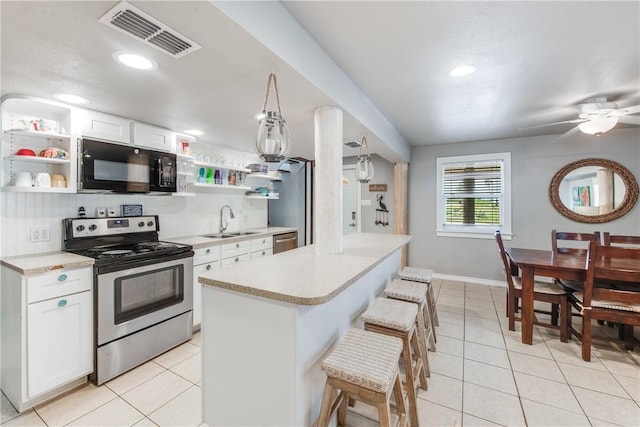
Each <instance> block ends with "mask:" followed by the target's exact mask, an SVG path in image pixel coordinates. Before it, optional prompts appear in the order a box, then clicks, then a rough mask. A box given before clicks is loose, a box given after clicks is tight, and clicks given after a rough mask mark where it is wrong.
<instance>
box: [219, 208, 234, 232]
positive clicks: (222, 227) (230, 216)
mask: <svg viewBox="0 0 640 427" xmlns="http://www.w3.org/2000/svg"><path fill="white" fill-rule="evenodd" d="M224 208H229V218H231V219H233V218H235V216H234V215H233V210H232V209H231V206H229V205H224V206H223V207H221V208H220V233H224V231H225V230H226V229H227V227H228V226H229V223H228V222H225V223H224V225H222V219H223V218H224V214H223V212H224Z"/></svg>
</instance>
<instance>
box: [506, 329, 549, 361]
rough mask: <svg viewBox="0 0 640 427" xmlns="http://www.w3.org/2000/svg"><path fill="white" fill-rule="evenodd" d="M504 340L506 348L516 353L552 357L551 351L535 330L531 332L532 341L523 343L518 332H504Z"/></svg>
mask: <svg viewBox="0 0 640 427" xmlns="http://www.w3.org/2000/svg"><path fill="white" fill-rule="evenodd" d="M504 342H505V345H506V346H507V350H509V351H510V352H511V351H515V352H518V353H524V354H529V355H532V356H538V357H544V358H546V359H552V358H553V357H552V356H551V352H550V351H549V348H548V346H547V344H546V343H545V342H544V340H543V339H542V337H541V336H540V335H539V334H537V333H536V332H535V331H534V333H533V343H532V344H524V343H523V342H522V337H521V334H520V333H517V334H508V333H506V332H505V334H504Z"/></svg>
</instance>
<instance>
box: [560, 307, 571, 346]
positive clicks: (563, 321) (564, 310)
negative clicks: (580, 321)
mask: <svg viewBox="0 0 640 427" xmlns="http://www.w3.org/2000/svg"><path fill="white" fill-rule="evenodd" d="M570 316H571V314H569V304H568V302H567V296H566V295H563V296H562V297H561V299H560V341H561V342H567V335H569V326H568V324H567V321H568V318H569V317H570Z"/></svg>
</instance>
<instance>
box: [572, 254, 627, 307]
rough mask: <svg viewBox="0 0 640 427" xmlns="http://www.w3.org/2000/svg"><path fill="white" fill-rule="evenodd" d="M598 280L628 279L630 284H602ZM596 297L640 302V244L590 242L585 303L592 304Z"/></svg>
mask: <svg viewBox="0 0 640 427" xmlns="http://www.w3.org/2000/svg"><path fill="white" fill-rule="evenodd" d="M598 281H600V282H601V283H610V282H611V281H614V282H615V283H617V284H620V283H622V282H625V283H624V284H625V285H626V286H625V287H624V289H623V290H622V289H616V288H611V287H598V285H597V283H598ZM594 283H596V284H595V285H594ZM636 288H637V291H636ZM592 299H599V300H607V301H615V302H622V303H627V304H640V248H624V247H618V246H604V245H599V244H597V243H596V242H590V244H589V252H588V255H587V280H586V282H585V286H584V305H585V306H591V300H592Z"/></svg>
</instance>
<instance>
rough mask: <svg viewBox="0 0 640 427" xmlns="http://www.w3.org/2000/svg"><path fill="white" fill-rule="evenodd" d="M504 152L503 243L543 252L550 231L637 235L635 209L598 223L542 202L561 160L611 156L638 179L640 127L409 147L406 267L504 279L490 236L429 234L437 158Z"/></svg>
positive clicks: (639, 213)
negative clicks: (507, 160) (507, 173)
mask: <svg viewBox="0 0 640 427" xmlns="http://www.w3.org/2000/svg"><path fill="white" fill-rule="evenodd" d="M503 151H509V152H511V162H512V164H511V170H512V177H511V178H512V225H513V233H514V235H513V240H512V241H508V242H505V244H506V245H507V246H513V247H528V248H538V249H549V248H550V245H551V240H550V239H551V236H550V235H551V229H553V228H555V229H558V230H565V231H578V232H579V231H587V232H592V231H595V230H598V231H600V232H604V231H609V232H612V233H616V234H633V235H639V234H640V208H639V207H638V206H637V205H636V206H635V207H634V208H633V209H632V210H631V211H630V212H629V213H627V214H626V215H625V216H624V217H622V218H619V219H617V220H615V221H611V222H607V223H603V224H583V223H579V222H574V221H571V220H569V219H567V218H565V217H563V216H562V215H560V214H559V213H558V212H557V211H556V210H555V209H554V208H553V206H552V205H551V202H550V200H549V195H548V194H549V183H550V182H551V178H552V177H553V175H554V174H555V173H556V172H557V171H558V170H559V169H560V168H562V167H563V166H565V165H566V164H568V163H570V162H573V161H576V160H579V159H584V158H589V157H598V158H605V159H610V160H614V161H616V162H619V163H621V164H622V165H623V166H625V167H626V168H628V169H629V170H630V171H631V173H633V174H634V176H635V177H636V180H638V177H639V176H640V128H628V129H614V130H612V131H610V132H608V133H606V134H605V135H603V136H601V137H593V136H589V135H584V134H577V135H575V136H574V137H573V138H566V139H558V138H557V137H556V136H553V135H551V136H540V137H529V138H515V139H505V140H496V141H481V142H472V143H457V144H442V145H429V146H421V147H413V149H412V152H411V163H410V165H409V234H411V235H413V236H414V238H413V240H412V241H411V243H410V244H409V264H410V265H413V266H416V267H428V268H432V269H433V270H434V271H435V272H437V273H442V274H450V275H456V276H466V277H474V278H481V279H488V280H503V272H502V267H501V262H500V259H499V258H498V254H497V247H496V243H495V241H494V240H493V239H465V238H452V237H437V236H436V158H437V157H440V156H456V155H465V154H483V153H493V152H503Z"/></svg>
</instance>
